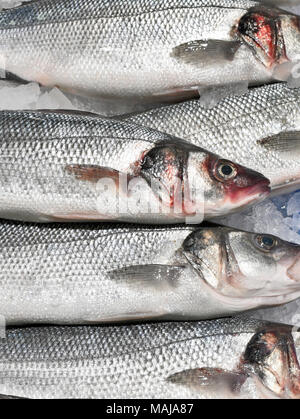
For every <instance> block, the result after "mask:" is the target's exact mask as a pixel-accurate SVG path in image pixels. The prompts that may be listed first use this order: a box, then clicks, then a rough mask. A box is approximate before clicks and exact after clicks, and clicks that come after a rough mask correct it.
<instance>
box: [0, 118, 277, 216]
mask: <svg viewBox="0 0 300 419" xmlns="http://www.w3.org/2000/svg"><path fill="white" fill-rule="evenodd" d="M269 192H270V187H269V180H268V179H266V178H265V177H264V176H262V175H260V174H259V173H256V172H254V171H252V170H248V169H247V168H245V167H242V166H239V165H236V164H235V163H233V162H230V161H227V160H224V159H222V158H221V157H219V156H216V155H215V154H213V153H208V152H206V151H205V150H203V149H200V148H199V147H195V146H193V145H191V144H190V143H188V142H185V141H183V140H180V139H178V138H175V137H171V136H169V135H167V134H164V133H160V132H158V131H155V130H151V129H149V128H144V127H139V126H137V125H136V124H131V123H128V122H125V121H117V120H116V121H115V120H112V119H107V118H101V117H95V115H90V114H82V113H81V112H60V111H54V112H52V111H1V112H0V217H1V218H5V219H14V220H19V221H33V222H35V221H38V222H46V221H49V222H60V221H69V222H70V221H121V222H140V223H146V224H147V223H180V222H187V223H199V222H201V221H202V220H203V219H205V218H207V217H210V216H213V215H215V214H225V213H228V212H232V211H235V210H239V209H240V208H241V207H244V206H248V205H250V204H252V203H254V202H257V201H259V200H261V199H263V198H265V197H266V196H267V195H268V194H269Z"/></svg>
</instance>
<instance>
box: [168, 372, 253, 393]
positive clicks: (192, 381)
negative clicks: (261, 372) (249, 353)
mask: <svg viewBox="0 0 300 419" xmlns="http://www.w3.org/2000/svg"><path fill="white" fill-rule="evenodd" d="M246 379H247V376H246V375H245V374H243V373H242V372H234V371H227V370H223V369H221V368H194V369H189V370H184V371H181V372H178V373H175V374H172V375H170V376H169V377H168V378H167V381H168V382H169V383H173V384H178V385H184V386H188V387H193V388H194V389H196V390H197V389H199V390H208V391H213V392H214V391H224V390H227V391H229V392H230V393H238V392H239V391H240V389H241V387H242V385H243V384H244V382H245V381H246Z"/></svg>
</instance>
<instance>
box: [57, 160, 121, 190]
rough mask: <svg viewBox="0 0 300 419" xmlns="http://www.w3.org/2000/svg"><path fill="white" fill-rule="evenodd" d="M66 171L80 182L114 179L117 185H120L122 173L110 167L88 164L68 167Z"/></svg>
mask: <svg viewBox="0 0 300 419" xmlns="http://www.w3.org/2000/svg"><path fill="white" fill-rule="evenodd" d="M65 169H66V171H67V172H69V173H70V174H73V175H74V176H75V177H76V179H78V180H85V181H88V182H98V181H99V180H100V179H104V178H109V179H113V180H114V181H115V182H116V184H117V185H118V184H119V176H120V172H119V171H118V170H114V169H111V168H109V167H101V166H93V165H86V164H73V165H67V166H66V168H65Z"/></svg>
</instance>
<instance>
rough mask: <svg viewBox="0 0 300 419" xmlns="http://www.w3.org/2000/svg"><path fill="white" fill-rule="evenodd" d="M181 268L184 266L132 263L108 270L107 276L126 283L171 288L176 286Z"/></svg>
mask: <svg viewBox="0 0 300 419" xmlns="http://www.w3.org/2000/svg"><path fill="white" fill-rule="evenodd" d="M183 270H184V266H173V265H133V266H128V267H126V268H122V269H118V270H114V271H110V272H109V277H110V279H112V280H115V281H119V282H123V283H126V284H128V285H137V286H139V285H140V286H150V287H155V288H157V287H159V286H167V287H168V288H173V287H176V286H177V281H178V279H179V277H180V275H181V273H182V272H183Z"/></svg>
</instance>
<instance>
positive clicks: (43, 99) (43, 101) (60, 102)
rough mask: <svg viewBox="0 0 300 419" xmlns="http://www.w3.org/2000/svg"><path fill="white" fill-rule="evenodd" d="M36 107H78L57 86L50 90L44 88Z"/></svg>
mask: <svg viewBox="0 0 300 419" xmlns="http://www.w3.org/2000/svg"><path fill="white" fill-rule="evenodd" d="M35 107H36V109H76V108H75V106H73V105H72V103H71V102H70V100H69V99H68V98H67V97H66V96H65V95H64V94H63V93H62V92H61V91H60V90H59V89H58V88H57V87H54V88H53V89H52V90H50V91H48V90H45V89H44V92H43V93H42V94H41V95H40V97H39V98H38V100H37V102H36V105H35Z"/></svg>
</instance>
